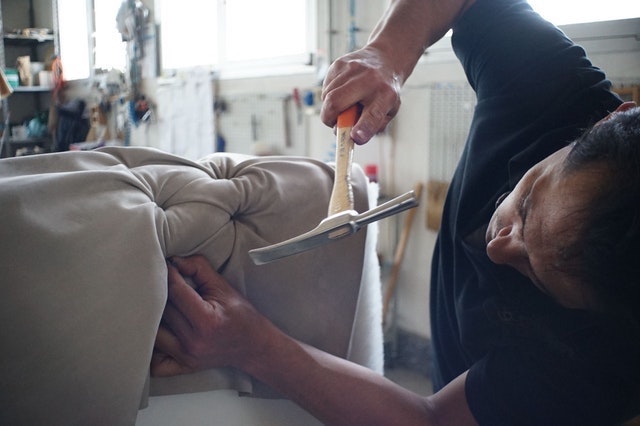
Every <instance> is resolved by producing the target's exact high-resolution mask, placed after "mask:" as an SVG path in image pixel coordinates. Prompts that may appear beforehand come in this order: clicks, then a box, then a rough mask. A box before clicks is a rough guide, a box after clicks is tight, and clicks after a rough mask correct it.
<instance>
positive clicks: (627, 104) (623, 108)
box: [596, 101, 636, 126]
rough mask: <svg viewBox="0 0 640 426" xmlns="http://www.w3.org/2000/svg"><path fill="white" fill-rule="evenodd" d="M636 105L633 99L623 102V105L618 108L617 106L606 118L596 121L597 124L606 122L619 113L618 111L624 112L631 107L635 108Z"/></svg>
mask: <svg viewBox="0 0 640 426" xmlns="http://www.w3.org/2000/svg"><path fill="white" fill-rule="evenodd" d="M635 107H636V103H635V102H633V101H627V102H623V103H622V105H620V106H619V107H618V108H616V110H615V111H613V112H612V113H610V114H609V115H607V116H606V117H605V118H603V119H602V120H600V121H598V122H597V123H596V126H597V125H598V124H600V123H604V122H605V121H607V120H608V119H610V118H611V117H613V115H614V114H616V113H618V112H623V111H627V110H630V109H631V108H635Z"/></svg>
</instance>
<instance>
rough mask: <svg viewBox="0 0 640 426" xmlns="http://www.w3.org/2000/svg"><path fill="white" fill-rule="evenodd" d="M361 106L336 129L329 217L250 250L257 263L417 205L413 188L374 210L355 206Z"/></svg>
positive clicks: (349, 112) (307, 247) (351, 231)
mask: <svg viewBox="0 0 640 426" xmlns="http://www.w3.org/2000/svg"><path fill="white" fill-rule="evenodd" d="M358 114H359V107H358V106H357V105H354V106H352V107H350V108H349V109H347V110H346V111H344V112H342V113H341V114H340V115H339V116H338V124H337V131H336V166H335V178H334V182H333V189H332V191H331V198H330V200H329V212H328V217H327V218H326V219H323V220H322V221H321V222H320V224H319V225H318V226H317V227H315V228H314V229H312V230H311V231H309V232H306V233H304V234H302V235H299V236H297V237H294V238H291V239H289V240H286V241H283V242H281V243H278V244H274V245H271V246H267V247H263V248H258V249H253V250H249V256H250V257H251V259H252V260H253V262H254V263H255V264H256V265H262V264H265V263H269V262H272V261H274V260H277V259H281V258H283V257H287V256H291V255H294V254H297V253H301V252H303V251H307V250H311V249H313V248H315V247H318V246H321V245H323V244H326V243H329V242H331V241H335V240H339V239H341V238H344V237H347V236H349V235H351V234H354V233H355V232H357V231H358V230H360V229H361V228H362V227H363V226H366V225H368V224H369V223H372V222H375V221H377V220H380V219H383V218H385V217H388V216H391V215H394V214H396V213H399V212H401V211H403V210H406V209H409V208H412V207H415V206H417V205H418V201H417V199H416V197H415V194H414V192H413V191H409V192H407V193H405V194H403V195H400V196H398V197H396V198H394V199H392V200H390V201H387V202H386V203H383V204H381V205H379V206H377V207H375V208H373V209H371V210H368V211H366V212H364V213H361V214H359V213H358V212H357V211H355V210H353V189H352V187H351V166H352V163H353V147H354V142H353V140H352V139H351V136H350V134H351V128H352V127H353V126H354V124H355V123H356V121H357V120H358Z"/></svg>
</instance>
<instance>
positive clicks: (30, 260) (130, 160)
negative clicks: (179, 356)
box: [0, 148, 369, 424]
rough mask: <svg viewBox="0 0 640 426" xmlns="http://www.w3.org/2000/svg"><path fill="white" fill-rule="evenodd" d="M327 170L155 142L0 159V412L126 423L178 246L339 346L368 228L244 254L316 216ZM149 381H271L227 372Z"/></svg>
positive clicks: (345, 348) (357, 186) (230, 384)
mask: <svg viewBox="0 0 640 426" xmlns="http://www.w3.org/2000/svg"><path fill="white" fill-rule="evenodd" d="M353 177H354V193H355V200H356V210H358V211H364V210H367V209H368V208H369V207H368V200H367V188H366V186H367V185H366V179H365V177H364V174H363V173H362V172H361V170H360V169H359V168H357V167H356V168H355V170H354V173H353ZM332 179H333V169H332V168H331V167H330V166H328V165H326V164H324V163H321V162H317V161H314V160H310V159H303V158H291V157H260V158H258V157H255V158H254V157H246V156H239V155H230V154H223V155H220V154H215V155H212V156H209V157H207V158H205V159H203V160H201V161H198V162H193V161H189V160H186V159H184V158H181V157H176V156H173V155H170V154H166V153H163V152H160V151H157V150H153V149H148V148H106V149H102V150H99V151H92V152H74V153H58V154H47V155H41V156H34V157H25V158H12V159H3V160H1V161H0V285H1V290H2V293H1V297H0V345H1V346H2V348H3V349H2V351H0V377H2V382H3V385H2V389H1V390H0V423H2V424H12V423H20V422H22V423H31V424H35V423H47V424H56V423H61V424H72V423H78V424H97V423H100V424H123V423H125V424H126V423H133V422H135V417H136V412H137V409H138V404H139V401H140V400H141V397H144V393H145V391H144V390H145V382H146V381H147V379H148V366H149V360H150V357H151V351H152V348H153V341H154V338H155V332H156V329H157V326H158V323H159V321H160V317H161V315H162V310H163V307H164V303H165V300H166V265H165V258H166V257H168V256H173V255H189V254H193V253H201V254H204V255H205V256H206V257H207V258H208V259H209V260H210V262H211V263H212V264H213V265H214V266H215V267H216V268H217V269H218V270H219V271H221V272H222V274H223V275H225V276H226V277H227V278H228V279H229V280H230V282H231V283H232V284H233V285H235V286H236V287H237V288H238V289H239V290H240V291H241V292H243V293H244V294H245V295H246V296H247V297H248V298H249V299H250V300H251V301H252V302H253V303H254V304H255V306H256V307H257V308H258V309H259V310H260V311H261V312H263V313H265V314H266V315H267V316H268V317H269V318H271V320H272V321H274V322H275V323H276V324H277V325H278V326H280V327H281V328H282V329H284V330H285V331H286V332H287V333H289V334H291V335H292V336H294V337H296V338H298V339H300V340H302V341H305V342H308V343H310V344H312V345H315V346H317V347H319V348H321V349H323V350H326V351H328V352H331V353H334V354H336V355H338V356H342V357H348V356H349V350H350V343H351V342H352V327H353V324H354V315H355V312H356V306H357V303H358V293H359V287H360V282H361V275H362V265H363V256H364V241H365V231H364V230H363V231H361V232H359V233H358V234H356V235H355V236H353V237H350V238H347V239H344V240H341V241H339V242H335V243H332V244H331V245H329V246H325V247H321V248H318V249H314V250H313V251H309V252H306V253H302V254H299V255H296V256H292V257H290V258H286V259H282V260H280V261H278V262H274V263H271V264H267V265H262V266H256V265H254V264H253V263H252V262H251V260H250V259H249V257H248V255H247V252H248V250H249V249H251V248H255V247H263V246H266V245H269V244H273V243H276V242H280V241H283V240H285V239H287V238H290V237H292V236H295V235H299V234H301V233H303V232H306V231H308V230H310V229H312V228H314V227H315V226H316V225H317V224H318V223H319V222H320V220H321V219H323V218H324V217H325V216H326V209H327V205H328V200H329V195H330V191H331V185H332ZM150 388H151V393H152V394H170V393H179V392H194V391H200V390H209V389H216V388H230V389H237V390H239V391H241V392H248V393H253V394H256V395H267V394H269V390H268V389H266V388H264V386H262V385H261V384H259V383H254V382H252V381H251V380H250V379H249V378H248V377H246V376H244V375H242V374H240V373H239V372H237V371H231V370H211V371H206V372H202V373H198V374H194V375H189V376H181V377H177V378H167V379H153V380H152V382H151V386H150Z"/></svg>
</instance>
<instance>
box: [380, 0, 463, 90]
mask: <svg viewBox="0 0 640 426" xmlns="http://www.w3.org/2000/svg"><path fill="white" fill-rule="evenodd" d="M474 2H475V0H394V1H393V2H392V3H391V5H390V6H389V8H388V9H387V10H386V12H385V14H384V15H383V16H382V18H381V19H380V20H379V22H378V24H377V25H376V27H375V28H374V30H373V31H372V33H371V35H370V36H369V44H370V45H371V46H375V47H377V48H379V49H380V50H381V51H384V52H387V53H388V54H389V55H391V59H392V62H393V63H394V64H395V68H396V69H395V73H396V74H397V75H398V77H399V78H400V79H401V82H404V81H405V80H406V79H407V78H408V77H409V75H411V72H412V71H413V68H414V67H415V65H416V63H417V62H418V60H419V59H420V56H422V54H423V53H424V51H425V50H426V49H427V48H428V47H429V46H431V45H432V44H433V43H435V42H436V41H438V40H440V39H441V38H442V37H443V36H444V35H445V34H446V33H447V31H448V30H449V29H451V27H452V26H453V25H454V23H455V22H456V21H457V20H458V18H460V16H462V14H463V13H464V12H465V11H466V10H467V9H468V8H469V7H470V6H471V5H472V4H473V3H474Z"/></svg>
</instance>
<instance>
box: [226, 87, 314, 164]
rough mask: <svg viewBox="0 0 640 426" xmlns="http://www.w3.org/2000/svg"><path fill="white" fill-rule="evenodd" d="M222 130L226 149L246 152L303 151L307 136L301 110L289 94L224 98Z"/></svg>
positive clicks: (292, 153)
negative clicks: (304, 140)
mask: <svg viewBox="0 0 640 426" xmlns="http://www.w3.org/2000/svg"><path fill="white" fill-rule="evenodd" d="M224 102H225V110H224V111H223V112H221V113H220V116H219V121H218V123H219V129H218V131H219V132H220V133H221V134H222V136H223V137H224V139H225V141H226V151H228V152H239V153H244V154H290V155H296V154H300V151H301V147H300V146H301V145H302V143H303V139H304V126H303V123H302V120H301V116H300V114H301V112H299V111H297V109H296V107H295V104H294V102H293V100H292V99H291V96H290V95H289V94H248V95H235V96H232V97H224Z"/></svg>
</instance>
